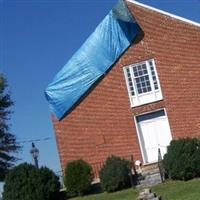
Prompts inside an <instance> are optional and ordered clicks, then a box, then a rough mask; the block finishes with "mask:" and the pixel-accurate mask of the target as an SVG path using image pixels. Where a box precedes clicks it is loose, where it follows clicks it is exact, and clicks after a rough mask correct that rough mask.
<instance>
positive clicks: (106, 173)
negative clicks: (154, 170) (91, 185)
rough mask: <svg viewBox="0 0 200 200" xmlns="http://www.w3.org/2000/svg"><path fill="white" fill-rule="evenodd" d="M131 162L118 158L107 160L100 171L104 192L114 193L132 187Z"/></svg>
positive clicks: (113, 157) (112, 157) (111, 157)
mask: <svg viewBox="0 0 200 200" xmlns="http://www.w3.org/2000/svg"><path fill="white" fill-rule="evenodd" d="M129 175H130V162H129V161H127V160H124V159H121V158H119V157H116V156H110V157H108V158H107V160H106V162H105V164H104V166H103V167H102V169H101V171H100V180H101V184H102V187H103V189H104V190H106V191H107V192H113V191H116V190H120V189H123V188H126V187H128V186H130V176H129Z"/></svg>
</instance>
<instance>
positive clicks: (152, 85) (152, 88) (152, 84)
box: [146, 61, 155, 92]
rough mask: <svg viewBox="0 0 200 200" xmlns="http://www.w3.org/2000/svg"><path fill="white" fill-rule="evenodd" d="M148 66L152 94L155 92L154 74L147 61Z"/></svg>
mask: <svg viewBox="0 0 200 200" xmlns="http://www.w3.org/2000/svg"><path fill="white" fill-rule="evenodd" d="M146 66H147V71H148V76H149V81H150V84H151V90H152V92H155V88H154V83H153V78H152V74H151V69H150V65H149V63H148V61H146Z"/></svg>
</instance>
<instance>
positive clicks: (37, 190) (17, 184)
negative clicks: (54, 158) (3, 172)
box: [3, 163, 60, 200]
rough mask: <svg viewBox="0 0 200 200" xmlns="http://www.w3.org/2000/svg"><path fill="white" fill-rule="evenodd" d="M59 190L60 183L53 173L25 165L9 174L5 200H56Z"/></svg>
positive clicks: (19, 166)
mask: <svg viewBox="0 0 200 200" xmlns="http://www.w3.org/2000/svg"><path fill="white" fill-rule="evenodd" d="M59 189H60V183H59V181H58V177H57V176H56V175H55V174H54V172H53V171H51V170H50V169H48V168H46V167H42V168H40V169H37V168H36V167H35V166H33V165H31V164H27V163H23V164H20V165H18V166H17V167H15V168H13V169H12V170H11V171H10V172H9V173H8V174H7V176H6V179H5V185H4V192H3V199H4V200H11V199H13V200H22V199H23V200H36V199H37V200H55V199H56V197H57V195H58V193H59Z"/></svg>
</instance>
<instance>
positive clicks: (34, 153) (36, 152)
mask: <svg viewBox="0 0 200 200" xmlns="http://www.w3.org/2000/svg"><path fill="white" fill-rule="evenodd" d="M30 153H31V156H32V158H33V160H34V164H35V166H36V167H37V168H38V156H39V150H38V149H37V148H36V147H35V144H34V143H33V142H32V148H31V150H30Z"/></svg>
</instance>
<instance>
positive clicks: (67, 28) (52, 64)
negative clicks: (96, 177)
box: [0, 0, 200, 171]
mask: <svg viewBox="0 0 200 200" xmlns="http://www.w3.org/2000/svg"><path fill="white" fill-rule="evenodd" d="M116 2H117V0H96V1H95V0H0V71H1V72H3V73H4V74H5V75H6V77H7V79H8V81H9V85H10V91H11V92H12V99H13V100H14V101H15V106H14V107H13V111H14V113H13V115H12V119H11V121H10V123H11V124H12V127H11V131H12V133H13V134H15V135H16V137H17V139H18V141H22V140H31V139H40V138H41V139H42V138H46V137H51V139H50V140H47V141H41V142H37V143H36V146H37V147H38V148H39V150H40V158H39V164H40V165H45V166H48V167H50V168H51V169H53V170H54V171H59V170H60V164H59V159H58V153H57V147H56V143H55V136H54V131H53V127H52V123H51V120H50V112H49V108H48V104H47V101H46V100H45V97H44V89H45V88H46V86H47V85H48V83H49V82H50V81H51V80H52V79H53V77H54V75H55V74H56V73H57V72H58V71H59V69H60V68H61V67H62V66H63V65H64V64H65V63H66V62H67V60H68V59H69V58H70V57H71V56H72V55H73V53H74V52H75V51H76V50H77V49H78V48H79V47H80V46H81V44H82V43H83V42H84V41H85V40H86V39H87V37H88V36H89V35H90V34H91V33H92V31H93V30H94V29H95V27H96V26H97V25H98V24H99V22H100V21H101V20H102V19H103V18H104V16H105V15H106V14H107V13H108V12H109V10H110V9H111V8H112V7H113V5H114V4H115V3H116ZM139 2H141V3H145V4H147V5H152V6H154V7H156V8H159V9H162V10H165V11H168V12H171V13H174V14H177V15H179V16H182V17H186V18H188V19H191V20H194V21H196V22H200V0H165V1H163V0H154V1H152V0H140V1H139ZM30 146H31V144H30V143H25V144H23V148H22V151H21V152H19V153H18V154H17V156H18V157H19V158H21V161H20V162H25V161H26V162H32V160H31V157H30V153H29V151H30Z"/></svg>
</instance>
